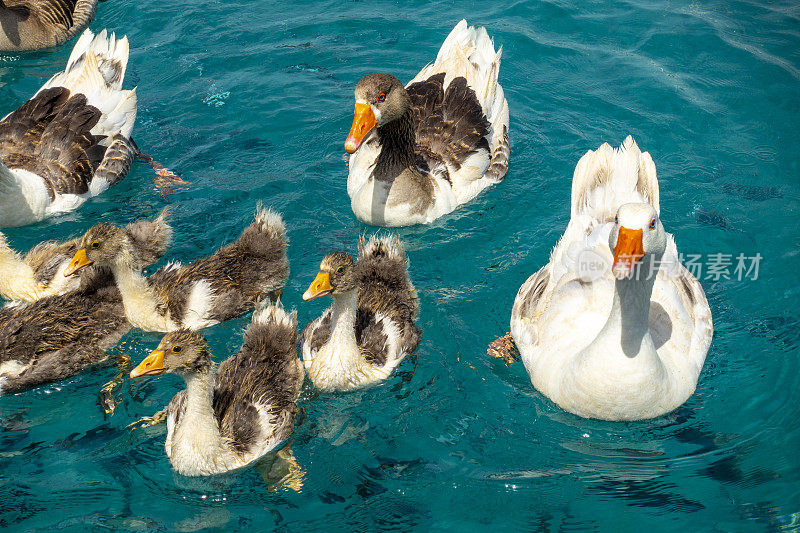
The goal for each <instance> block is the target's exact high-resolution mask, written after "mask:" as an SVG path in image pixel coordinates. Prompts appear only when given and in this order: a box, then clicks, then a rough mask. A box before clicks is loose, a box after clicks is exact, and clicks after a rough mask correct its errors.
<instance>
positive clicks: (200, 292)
mask: <svg viewBox="0 0 800 533" xmlns="http://www.w3.org/2000/svg"><path fill="white" fill-rule="evenodd" d="M90 265H97V266H102V267H108V268H109V269H110V270H111V272H113V274H114V278H115V280H116V282H117V286H118V287H119V289H120V292H121V293H122V300H123V302H124V304H125V313H126V316H127V317H128V320H129V321H130V322H131V324H132V325H133V326H134V327H137V328H140V329H143V330H145V331H157V332H162V333H166V332H170V331H177V330H179V329H192V330H197V329H201V328H205V327H208V326H211V325H214V324H216V323H218V322H222V321H225V320H230V319H231V318H234V317H237V316H239V315H241V314H243V313H245V312H246V311H248V310H250V309H252V308H253V307H254V306H255V305H256V304H257V303H258V302H259V301H261V300H262V299H263V298H264V297H265V296H267V295H268V294H270V293H273V292H275V291H277V290H279V289H280V288H281V287H283V285H284V283H285V282H286V278H287V277H288V276H289V262H288V260H287V258H286V227H285V226H284V224H283V220H282V219H281V216H280V215H279V214H277V213H274V212H272V211H269V210H263V209H261V208H259V209H258V211H257V212H256V218H255V221H254V222H253V223H252V224H250V225H249V226H248V227H247V228H245V229H244V231H243V232H242V234H241V235H240V236H239V238H238V239H237V240H236V242H234V243H231V244H228V245H226V246H223V247H222V248H220V249H219V250H217V251H216V252H214V254H212V255H210V256H208V257H203V258H201V259H197V260H195V261H194V262H192V263H190V264H188V265H186V266H182V265H181V264H180V263H170V264H168V265H166V266H164V267H162V268H160V269H159V270H157V271H156V272H155V273H154V274H153V275H152V276H150V277H149V278H145V277H144V276H143V275H142V272H141V268H140V267H139V265H138V263H137V261H136V256H135V253H134V249H133V245H132V243H131V239H130V238H129V236H128V235H126V234H125V232H124V231H122V230H121V229H119V228H116V227H114V226H110V225H108V224H98V225H96V226H94V227H92V228H91V229H90V230H89V231H88V232H86V234H85V235H84V236H83V237H82V238H81V240H80V243H79V244H78V250H77V252H75V255H74V256H73V258H72V261H71V262H70V266H69V267H68V269H67V271H66V272H65V274H66V275H68V276H71V275H75V274H76V273H77V272H80V271H81V270H82V269H84V268H86V267H88V266H90Z"/></svg>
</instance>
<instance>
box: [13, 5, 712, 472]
mask: <svg viewBox="0 0 800 533" xmlns="http://www.w3.org/2000/svg"><path fill="white" fill-rule="evenodd" d="M96 9H97V0H0V28H2V29H0V49H2V50H8V51H20V50H32V49H38V48H43V47H49V46H56V45H58V44H60V43H63V42H65V41H67V40H69V39H71V38H72V37H74V36H76V35H78V33H80V32H81V31H83V30H84V29H85V28H86V26H87V25H88V24H89V23H90V22H91V20H92V18H93V16H94V13H95V11H96ZM501 51H502V50H501V49H497V50H496V49H495V47H494V43H493V40H492V39H491V38H490V37H489V35H488V34H487V32H486V30H485V29H484V28H482V27H473V26H469V25H468V24H467V22H466V21H464V20H462V21H460V22H459V23H458V24H457V25H456V26H455V27H454V28H453V30H452V31H451V32H450V33H449V35H448V36H447V37H446V38H445V40H444V43H443V44H442V46H441V49H440V50H439V53H438V54H437V56H436V58H435V59H434V61H433V62H432V63H430V64H428V65H427V66H425V67H424V68H422V70H420V71H419V74H417V75H416V76H415V77H414V78H413V79H411V80H410V81H409V82H408V83H406V84H405V85H404V84H403V82H401V81H400V80H399V79H398V78H396V77H394V76H393V75H391V74H378V73H375V74H368V75H366V76H364V77H363V78H362V79H361V80H360V81H358V83H356V84H355V88H354V99H355V109H354V118H353V123H352V127H351V129H350V131H349V133H348V134H347V137H346V139H345V150H346V152H348V153H349V154H350V156H349V160H348V165H349V173H348V177H347V193H348V195H349V197H350V204H351V208H352V211H353V214H354V215H355V217H356V218H357V219H358V220H360V221H362V222H364V223H366V224H370V225H374V226H384V227H398V226H408V225H413V224H429V223H431V222H432V221H434V220H436V219H438V218H440V217H442V216H445V215H447V214H448V213H451V212H453V211H454V210H456V209H458V208H459V206H461V205H463V204H465V203H467V202H469V201H470V200H472V199H474V198H475V197H476V196H477V195H478V194H480V193H481V192H482V191H484V190H486V189H487V188H489V187H491V186H494V185H498V184H500V183H501V182H502V181H503V180H504V178H505V177H506V174H507V172H508V165H509V153H510V145H509V107H508V102H507V101H506V98H505V93H504V92H503V88H502V87H501V85H500V83H499V77H500V58H501ZM128 57H129V43H128V40H127V38H126V37H122V38H119V39H118V38H117V37H116V36H115V35H114V34H113V33H108V32H107V31H106V30H103V31H101V32H99V33H98V34H96V35H95V34H94V33H93V32H92V31H91V30H88V29H86V30H85V31H83V33H82V35H81V36H80V37H79V38H78V39H77V41H76V42H75V45H74V47H73V50H72V53H71V54H70V56H69V59H68V60H67V64H66V66H65V68H64V70H63V71H61V72H58V73H56V74H54V75H53V77H51V78H50V79H49V80H48V81H47V82H46V83H45V84H44V85H43V86H42V88H41V89H39V91H37V92H36V94H34V95H33V96H32V97H31V98H30V99H29V100H28V101H27V102H24V103H22V105H20V106H19V107H18V108H17V109H16V110H13V111H11V112H10V113H8V114H7V115H6V116H5V118H3V119H2V121H0V228H5V227H17V226H24V225H27V224H31V223H34V222H38V221H41V220H43V219H45V218H47V217H53V216H57V215H59V214H61V213H65V212H69V211H74V210H76V209H78V208H79V207H80V206H81V205H82V204H83V203H85V202H87V201H90V199H91V198H92V197H94V196H97V195H99V194H102V193H103V192H104V191H105V190H107V189H108V188H109V187H111V186H113V185H114V184H116V183H118V182H119V181H120V180H122V179H123V178H124V177H125V175H126V174H127V173H128V171H129V170H130V168H131V166H132V165H133V164H134V162H135V161H136V160H137V159H139V160H145V161H150V162H153V161H152V158H149V156H147V155H146V154H143V153H142V152H141V151H140V150H139V148H138V147H137V145H136V143H135V142H134V141H133V138H132V133H133V129H134V124H135V121H136V105H137V100H136V91H135V89H123V88H122V87H123V83H124V81H125V70H126V67H127V63H128ZM154 166H155V165H154ZM161 168H162V169H163V167H161ZM166 176H167V179H170V176H173V175H171V174H170V173H168V172H167V173H166ZM161 178H164V174H162V176H161ZM178 179H179V178H177V177H175V180H178ZM180 183H182V182H180ZM564 205H565V208H566V201H565V203H564ZM253 208H254V212H255V215H254V218H253V220H252V222H251V223H250V224H249V225H247V226H246V227H244V228H243V229H242V231H241V234H240V235H239V237H238V238H237V239H235V240H234V241H233V242H230V243H228V244H226V245H224V246H222V247H220V248H219V249H218V250H217V251H216V252H214V253H213V254H211V255H209V256H207V257H201V258H197V259H195V260H194V261H192V262H191V263H189V264H186V265H181V264H180V263H176V262H168V263H167V264H166V265H165V266H163V267H161V268H159V269H157V270H156V271H155V272H152V273H150V274H148V270H147V267H148V266H149V265H152V264H154V263H156V262H158V261H159V260H160V259H161V258H162V257H165V256H168V253H169V249H170V247H171V245H172V239H173V232H172V228H171V226H170V222H169V218H170V217H169V215H170V213H169V212H168V211H167V210H166V209H165V210H163V211H162V212H161V213H160V214H155V213H154V215H155V216H154V217H153V218H152V219H142V220H137V221H135V222H133V223H131V224H129V225H127V226H125V227H120V226H115V225H113V224H109V223H101V224H95V225H94V226H92V227H90V228H89V229H88V230H86V232H85V233H84V234H83V235H80V236H77V237H75V238H72V239H70V240H67V241H65V242H53V241H45V242H42V243H40V244H38V245H36V246H34V247H33V248H32V249H31V250H29V251H28V252H27V253H21V252H19V251H17V250H14V249H13V248H12V246H11V244H10V243H9V242H8V240H7V239H6V238H5V237H4V236H3V234H2V233H0V297H2V298H3V299H4V300H5V301H7V302H8V303H7V304H6V306H5V307H3V308H1V309H0V395H3V394H13V393H20V392H23V391H26V390H29V389H31V388H34V387H37V386H40V385H42V384H46V383H53V382H58V381H61V380H64V379H66V378H69V377H71V376H75V375H77V374H79V373H81V372H83V371H86V370H87V369H88V368H89V367H91V366H93V365H96V364H98V363H101V362H103V361H105V360H107V359H108V358H109V350H110V349H111V348H113V347H114V346H116V345H117V343H118V342H119V340H120V339H121V337H122V336H123V335H124V334H125V333H126V332H128V331H129V330H130V329H131V328H139V329H141V330H144V331H149V332H159V333H163V334H165V336H164V337H163V338H162V340H161V342H160V343H159V344H158V346H156V347H154V349H153V350H152V352H151V353H150V355H149V356H147V357H146V358H145V359H144V360H142V361H141V362H140V363H139V364H138V365H137V366H136V367H135V368H134V369H133V370H132V371H131V372H130V377H131V378H134V379H140V378H144V377H147V376H158V375H161V374H164V373H175V374H178V375H179V376H181V378H183V380H184V381H185V384H186V388H185V390H183V391H181V392H180V393H178V394H176V395H175V397H174V398H173V399H172V401H171V402H169V405H168V406H166V409H165V411H164V412H163V417H164V418H165V419H166V422H167V436H166V442H165V450H166V455H167V457H168V459H169V461H170V463H171V464H172V466H173V468H174V469H175V470H176V471H177V472H179V473H181V474H183V475H187V476H203V475H212V474H218V473H221V472H226V471H230V470H236V469H240V468H243V467H246V466H248V465H251V464H253V463H255V462H256V461H258V460H259V459H260V458H262V457H263V456H265V455H266V454H268V453H270V452H273V451H274V450H276V449H279V448H280V447H281V446H282V445H284V444H285V443H286V442H287V441H288V440H289V439H290V437H291V436H292V434H293V431H294V427H295V414H296V413H297V411H298V408H299V407H298V401H299V398H300V393H301V390H302V388H303V387H304V386H308V387H314V388H317V389H319V390H320V391H322V392H326V393H342V392H345V391H351V390H354V389H359V388H363V387H367V386H374V385H376V384H379V383H381V382H382V381H384V380H386V379H388V378H389V377H390V376H391V375H392V373H393V371H394V369H395V368H397V367H398V365H400V364H401V363H402V362H403V360H404V359H405V358H406V356H408V355H409V354H411V353H413V352H414V351H415V350H416V348H417V346H418V345H419V342H420V339H421V337H422V331H421V330H420V328H419V327H418V325H417V318H418V314H419V311H420V310H419V299H418V297H417V291H416V289H415V287H414V284H413V283H412V281H411V276H410V275H409V268H408V260H407V257H406V251H405V247H404V246H403V243H402V242H401V240H400V239H399V238H398V237H397V236H396V235H394V234H392V233H380V234H374V235H371V236H362V237H361V238H360V240H359V242H358V243H357V247H356V251H355V253H354V254H353V255H350V254H349V253H347V252H346V251H332V252H331V253H328V254H327V255H324V257H321V262H320V266H319V271H318V273H317V274H316V277H314V278H313V280H311V281H310V285H309V287H308V290H306V292H305V293H304V294H303V295H302V299H303V300H313V299H317V298H327V297H330V302H331V306H330V307H329V308H328V309H326V310H325V311H324V312H323V313H322V314H321V315H320V316H319V317H318V318H316V319H315V320H313V321H311V322H310V323H309V324H307V325H306V326H305V328H304V329H303V330H302V333H301V334H300V335H298V322H297V314H296V312H288V311H286V310H285V309H284V307H283V304H282V303H281V298H282V289H283V287H284V285H285V284H286V282H287V279H288V278H289V262H288V259H287V254H286V250H287V238H286V223H285V222H284V220H283V217H282V216H281V215H280V214H279V213H277V212H275V211H272V210H270V209H267V208H264V207H262V206H261V205H260V203H259V204H258V205H256V202H254V206H253ZM570 215H571V216H570V220H569V223H568V225H567V227H566V229H565V230H564V234H563V236H562V237H561V239H560V240H559V241H558V243H556V245H555V247H554V249H553V251H552V254H551V257H550V261H549V262H548V263H547V264H546V265H544V266H542V267H541V268H540V269H539V270H538V271H537V272H536V273H534V274H533V275H532V276H531V277H530V278H529V279H528V280H527V281H525V282H524V283H523V284H522V286H521V287H520V289H519V292H518V294H517V297H516V300H515V301H514V305H513V308H512V310H511V321H510V330H511V331H510V334H508V335H507V336H505V337H501V338H500V339H498V340H497V341H495V342H493V343H492V344H491V345H490V346H489V349H488V353H489V354H490V355H493V356H495V357H499V358H502V359H503V360H505V361H506V362H507V363H509V364H511V363H513V361H515V360H517V359H522V362H523V364H524V366H525V369H526V370H527V372H528V374H529V375H530V379H531V382H532V384H533V386H534V387H535V388H536V390H538V391H539V392H540V393H541V394H543V395H544V396H546V397H547V398H549V399H550V400H552V402H554V403H555V404H556V405H558V406H559V407H560V408H562V409H564V410H566V411H569V412H571V413H574V414H575V415H577V416H579V417H585V418H595V419H602V420H611V421H623V420H641V419H647V418H653V417H658V416H661V415H664V414H666V413H669V412H670V411H672V410H674V409H675V408H677V407H678V406H680V405H681V404H683V403H684V402H685V401H686V400H687V399H688V398H689V397H690V396H691V395H692V394H693V393H694V390H695V387H696V386H697V382H698V379H699V376H700V373H701V370H702V368H703V364H704V360H705V357H706V353H707V352H708V349H709V346H710V343H711V338H712V334H713V324H712V317H711V311H710V309H709V306H708V302H707V300H706V297H705V294H704V292H703V288H702V287H701V285H700V283H699V282H698V280H697V279H695V278H694V277H693V276H692V274H691V273H690V272H689V271H688V270H687V269H686V268H685V267H684V266H683V265H682V264H681V262H680V256H679V254H678V249H677V246H676V242H675V240H674V238H673V236H672V235H670V234H669V233H667V232H666V230H665V228H664V226H663V224H662V221H661V205H660V203H659V184H658V180H657V178H656V168H655V164H654V162H653V160H652V158H651V157H650V154H648V153H647V152H642V151H641V150H640V149H639V147H638V146H637V144H636V143H635V142H634V140H633V139H632V138H631V137H628V138H627V139H625V141H624V142H623V144H622V145H621V146H620V147H619V148H616V149H615V148H612V147H611V146H609V145H608V144H603V145H602V146H600V147H599V148H598V149H597V150H596V151H591V150H590V151H588V152H587V153H586V154H585V155H584V156H583V157H582V158H581V159H580V161H578V164H577V166H576V168H575V173H574V175H573V179H572V195H571V204H570ZM87 226H88V224H87ZM354 245H355V243H354ZM309 278H310V276H309ZM249 312H252V318H251V320H250V324H249V326H248V327H247V329H246V330H245V332H244V337H243V341H242V345H241V348H240V349H239V351H238V352H237V353H236V354H234V355H231V356H230V357H229V358H227V359H225V360H224V361H223V362H222V363H221V364H219V365H217V364H215V363H214V360H213V358H212V354H211V352H210V349H209V347H208V345H207V344H206V341H205V340H204V337H203V335H202V333H201V331H202V330H203V329H205V328H208V327H212V326H214V325H215V324H218V323H220V322H224V321H227V320H230V319H233V318H235V317H238V316H241V315H243V314H246V313H249ZM298 351H299V354H300V357H298ZM306 378H308V379H307V380H306ZM305 382H307V384H306V385H304V383H305Z"/></svg>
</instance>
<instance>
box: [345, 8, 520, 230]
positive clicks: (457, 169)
mask: <svg viewBox="0 0 800 533" xmlns="http://www.w3.org/2000/svg"><path fill="white" fill-rule="evenodd" d="M501 53H502V48H501V49H500V50H498V51H497V52H496V53H495V50H494V44H493V43H492V40H491V38H489V36H488V35H487V33H486V29H485V28H475V27H472V26H467V21H465V20H462V21H461V22H459V23H458V24H457V25H456V27H455V28H453V31H451V32H450V35H448V36H447V39H445V41H444V44H443V45H442V48H441V49H440V50H439V54H438V55H437V56H436V61H435V62H434V63H432V64H429V65H428V66H426V67H425V68H424V69H422V71H420V73H419V74H417V75H416V77H415V78H414V79H413V80H411V81H410V82H409V83H408V85H406V86H405V87H403V84H402V83H401V82H400V80H398V79H397V78H395V77H394V76H390V75H387V74H369V75H367V76H364V77H363V78H362V79H361V81H359V82H358V85H356V89H355V99H356V106H355V117H354V119H353V126H352V128H351V129H350V133H349V135H348V137H347V141H346V142H345V150H346V151H347V152H348V153H350V154H352V155H351V156H350V161H349V165H350V173H349V176H348V178H347V193H348V194H349V195H350V199H351V207H352V209H353V213H355V215H356V217H357V218H358V219H359V220H361V221H362V222H366V223H367V224H373V225H378V226H408V225H410V224H428V223H430V222H431V221H433V220H435V219H437V218H439V217H441V216H442V215H446V214H447V213H450V212H451V211H453V210H454V209H455V208H456V207H458V206H459V205H461V204H463V203H465V202H468V201H470V200H471V199H473V198H474V197H475V196H476V195H477V194H478V193H480V192H481V191H482V190H484V189H485V188H487V187H489V186H491V185H494V184H496V183H499V182H500V181H502V179H503V178H504V177H505V175H506V171H507V170H508V153H509V145H508V102H506V99H505V96H504V93H503V88H502V87H501V86H500V84H499V83H498V82H497V76H498V71H499V69H500V55H501Z"/></svg>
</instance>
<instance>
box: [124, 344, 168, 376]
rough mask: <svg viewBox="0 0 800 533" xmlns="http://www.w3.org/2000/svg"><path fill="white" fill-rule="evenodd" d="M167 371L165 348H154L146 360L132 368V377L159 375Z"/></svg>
mask: <svg viewBox="0 0 800 533" xmlns="http://www.w3.org/2000/svg"><path fill="white" fill-rule="evenodd" d="M165 371H166V369H165V368H164V350H153V351H152V352H150V355H148V356H147V357H145V358H144V361H142V362H141V363H139V365H138V366H137V367H136V368H134V369H133V370H131V377H132V378H140V377H142V376H158V375H160V374H163V373H164V372H165Z"/></svg>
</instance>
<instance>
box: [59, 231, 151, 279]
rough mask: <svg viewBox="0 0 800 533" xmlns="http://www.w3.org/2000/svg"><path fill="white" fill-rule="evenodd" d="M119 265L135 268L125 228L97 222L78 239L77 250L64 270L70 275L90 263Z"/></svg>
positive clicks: (135, 260) (135, 264) (110, 265)
mask: <svg viewBox="0 0 800 533" xmlns="http://www.w3.org/2000/svg"><path fill="white" fill-rule="evenodd" d="M93 264H97V265H98V266H107V267H112V266H116V265H121V266H125V267H130V268H132V269H135V268H136V267H137V259H136V255H135V253H134V250H133V246H132V244H131V241H130V238H129V237H128V235H127V234H126V233H125V230H123V229H121V228H118V227H116V226H112V225H111V224H97V225H96V226H93V227H92V228H90V229H89V231H87V232H86V234H84V236H83V237H81V238H80V239H79V240H78V250H77V251H76V252H75V255H73V256H72V260H71V261H70V262H69V265H68V266H67V270H66V271H64V275H65V276H72V275H74V274H75V273H77V272H79V271H80V270H82V269H84V268H85V267H88V266H90V265H93Z"/></svg>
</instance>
